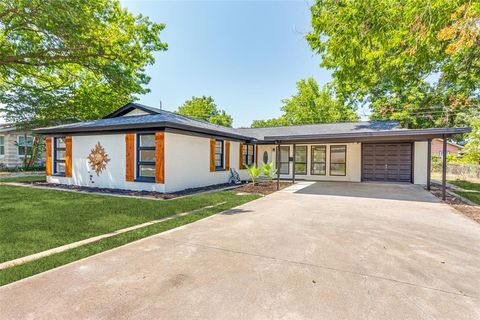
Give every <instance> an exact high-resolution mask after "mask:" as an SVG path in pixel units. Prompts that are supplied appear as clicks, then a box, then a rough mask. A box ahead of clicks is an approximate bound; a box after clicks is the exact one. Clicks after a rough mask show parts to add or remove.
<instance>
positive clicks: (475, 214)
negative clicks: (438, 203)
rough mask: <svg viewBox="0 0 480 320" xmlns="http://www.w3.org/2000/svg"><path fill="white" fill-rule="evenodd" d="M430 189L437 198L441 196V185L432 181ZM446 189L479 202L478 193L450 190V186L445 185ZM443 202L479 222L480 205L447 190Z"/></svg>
mask: <svg viewBox="0 0 480 320" xmlns="http://www.w3.org/2000/svg"><path fill="white" fill-rule="evenodd" d="M430 189H431V191H430V192H431V193H433V194H434V195H435V196H436V197H437V198H439V199H441V198H442V186H441V185H439V184H436V183H432V185H431V187H430ZM447 190H448V191H451V192H453V193H458V194H459V195H460V196H462V197H465V198H467V199H468V200H470V201H473V202H475V203H480V193H469V192H459V191H456V190H452V189H451V188H448V187H447ZM444 202H445V203H448V204H449V205H451V206H452V207H454V208H455V209H457V211H458V212H460V213H461V214H462V215H464V216H466V217H467V218H469V219H472V220H473V221H475V222H477V223H480V207H478V206H474V205H471V204H469V203H467V202H465V201H464V200H463V199H462V198H460V197H456V196H454V195H452V194H451V193H448V192H447V194H446V200H445V201H444Z"/></svg>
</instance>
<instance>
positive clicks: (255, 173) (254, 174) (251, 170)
mask: <svg viewBox="0 0 480 320" xmlns="http://www.w3.org/2000/svg"><path fill="white" fill-rule="evenodd" d="M245 168H247V172H248V175H249V176H250V179H251V180H252V183H253V185H255V181H256V180H257V178H258V177H259V176H260V174H261V173H262V169H260V168H257V165H256V164H255V163H254V164H252V165H251V166H250V167H249V166H248V165H246V164H245Z"/></svg>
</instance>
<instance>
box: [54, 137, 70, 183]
mask: <svg viewBox="0 0 480 320" xmlns="http://www.w3.org/2000/svg"><path fill="white" fill-rule="evenodd" d="M65 138H66V137H55V138H54V139H53V175H54V176H59V177H65V172H58V171H57V163H63V164H65V158H64V159H63V160H61V159H58V158H57V151H65V153H66V152H67V145H65V147H64V148H59V147H57V140H58V139H63V141H64V142H65V143H66V141H65ZM65 169H66V168H65Z"/></svg>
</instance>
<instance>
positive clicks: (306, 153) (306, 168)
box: [293, 145, 308, 176]
mask: <svg viewBox="0 0 480 320" xmlns="http://www.w3.org/2000/svg"><path fill="white" fill-rule="evenodd" d="M300 148H305V162H299V161H297V155H296V153H297V150H298V149H300ZM293 157H294V159H295V166H294V168H293V170H294V172H295V174H298V175H301V176H306V175H307V174H308V146H307V145H304V146H295V154H294V155H293ZM297 163H299V164H304V165H305V171H304V172H297Z"/></svg>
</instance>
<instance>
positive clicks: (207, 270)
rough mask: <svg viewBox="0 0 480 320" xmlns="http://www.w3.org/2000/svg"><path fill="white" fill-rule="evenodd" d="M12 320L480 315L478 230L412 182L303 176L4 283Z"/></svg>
mask: <svg viewBox="0 0 480 320" xmlns="http://www.w3.org/2000/svg"><path fill="white" fill-rule="evenodd" d="M0 310H1V311H0V313H1V315H2V316H1V317H2V319H11V318H32V319H33V318H35V319H40V318H43V319H76V318H82V319H87V318H90V319H93V318H95V319H98V318H115V319H127V318H128V319H132V318H143V319H148V318H150V319H152V318H155V319H480V226H479V225H477V224H475V223H474V222H472V221H470V220H468V219H467V218H464V217H463V216H461V215H460V214H458V213H457V212H456V211H455V210H454V209H452V208H451V207H449V206H448V205H445V204H442V203H439V202H438V201H437V199H436V198H434V197H433V196H432V195H430V194H429V193H427V192H425V191H424V190H423V189H421V188H420V187H417V186H413V185H393V184H355V183H313V184H312V183H307V182H304V183H300V184H298V185H295V186H293V187H291V188H289V189H288V190H286V191H281V192H277V193H275V194H272V195H270V196H267V197H265V198H262V199H260V200H257V201H254V202H251V203H248V204H246V205H243V206H241V207H238V208H236V209H234V210H232V211H230V212H226V213H224V214H218V215H216V216H213V217H210V218H208V219H205V220H202V221H199V222H196V223H194V224H191V225H187V226H185V227H182V228H179V229H175V230H172V231H170V232H166V233H163V234H159V235H157V236H153V237H150V238H148V239H144V240H141V241H137V242H135V243H132V244H129V245H126V246H123V247H121V248H117V249H114V250H111V251H108V252H105V253H103V254H99V255H96V256H93V257H90V258H87V259H84V260H81V261H78V262H75V263H72V264H70V265H67V266H64V267H61V268H58V269H55V270H52V271H50V272H46V273H43V274H40V275H37V276H34V277H31V278H29V279H25V280H23V281H19V282H17V283H13V284H11V285H7V286H5V287H2V288H0Z"/></svg>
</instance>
